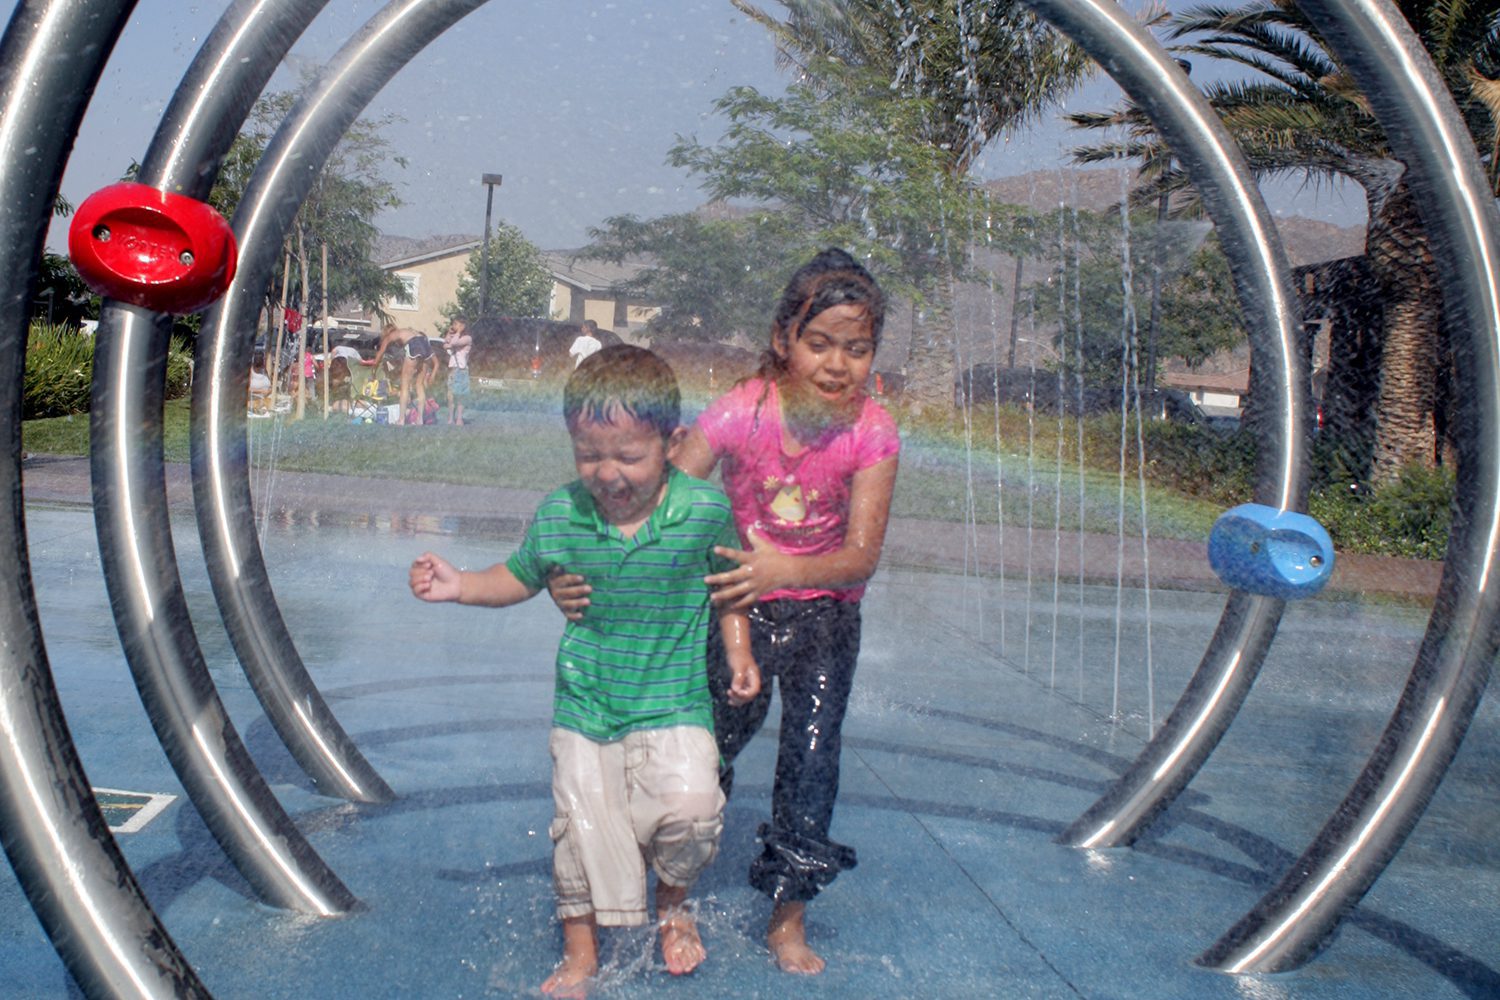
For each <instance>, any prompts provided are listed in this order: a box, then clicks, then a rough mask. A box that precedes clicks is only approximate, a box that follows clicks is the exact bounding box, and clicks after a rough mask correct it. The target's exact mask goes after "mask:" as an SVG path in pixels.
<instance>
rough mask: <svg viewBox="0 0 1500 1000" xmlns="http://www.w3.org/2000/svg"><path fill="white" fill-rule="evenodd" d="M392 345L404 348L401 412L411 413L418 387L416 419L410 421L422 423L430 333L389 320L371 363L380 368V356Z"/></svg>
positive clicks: (430, 345)
mask: <svg viewBox="0 0 1500 1000" xmlns="http://www.w3.org/2000/svg"><path fill="white" fill-rule="evenodd" d="M392 347H399V348H400V349H401V394H400V404H401V409H400V412H401V413H402V414H408V415H409V413H410V409H409V408H410V407H411V402H412V396H413V390H415V395H416V400H417V409H416V413H417V419H416V420H415V421H410V420H409V416H408V422H415V423H418V424H420V423H421V422H422V414H423V413H424V412H426V410H427V386H426V382H425V380H424V379H423V378H422V374H423V370H424V369H425V368H426V366H427V362H428V359H429V358H431V357H432V342H431V341H430V340H428V339H427V334H425V333H422V332H421V331H420V330H412V329H409V328H406V327H399V326H396V325H395V324H394V323H390V324H387V325H386V327H385V329H384V330H382V331H381V332H380V346H379V347H377V348H376V349H375V358H374V360H373V361H370V362H368V363H369V364H372V365H375V366H376V367H377V368H378V367H379V366H380V362H381V359H383V358H384V357H385V352H386V351H387V350H390V349H391V348H392Z"/></svg>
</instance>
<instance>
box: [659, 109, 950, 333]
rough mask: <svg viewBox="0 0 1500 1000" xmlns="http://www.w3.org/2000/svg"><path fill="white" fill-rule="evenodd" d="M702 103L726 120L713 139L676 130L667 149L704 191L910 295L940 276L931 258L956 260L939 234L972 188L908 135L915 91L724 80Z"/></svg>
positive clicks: (925, 290)
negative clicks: (750, 207) (857, 263)
mask: <svg viewBox="0 0 1500 1000" xmlns="http://www.w3.org/2000/svg"><path fill="white" fill-rule="evenodd" d="M714 108H715V110H716V111H717V112H719V113H720V114H721V115H723V116H724V117H725V118H727V119H728V120H729V123H730V124H729V128H728V130H727V132H726V134H725V135H724V137H723V138H722V139H720V140H719V141H718V142H717V143H716V144H714V145H712V146H706V145H703V144H700V143H698V142H697V141H696V140H692V139H680V140H679V141H678V143H677V144H676V145H675V146H673V147H672V149H671V150H670V151H669V152H668V161H669V162H670V163H672V164H673V165H674V166H678V167H685V168H686V169H687V170H688V171H690V172H691V173H693V174H695V175H698V176H699V177H701V178H702V180H703V186H704V188H705V190H706V191H707V192H708V193H709V194H710V195H711V196H712V197H713V198H715V199H718V200H723V201H748V202H751V203H753V204H754V205H756V206H757V208H758V209H760V210H762V211H764V212H766V213H774V215H775V216H776V217H777V222H776V226H777V227H778V230H779V231H780V232H783V233H790V232H794V231H796V230H798V229H800V230H802V231H803V232H804V234H805V235H804V236H803V237H802V239H801V243H802V246H803V247H804V248H812V247H823V246H828V245H836V246H842V247H844V248H846V249H848V250H849V251H850V252H851V253H853V254H854V255H855V256H856V257H857V258H860V259H861V260H863V261H864V262H865V263H866V266H868V267H869V268H870V269H871V271H872V272H874V273H875V274H876V276H877V277H878V278H879V279H880V280H881V282H882V283H883V284H885V285H886V286H887V291H888V292H894V293H896V294H904V295H909V296H912V297H914V298H917V299H918V300H919V301H923V300H925V299H926V298H927V297H929V296H931V295H932V293H933V292H934V291H936V290H937V289H938V288H939V287H940V286H939V283H938V281H937V278H936V276H937V275H938V274H940V273H942V270H943V269H942V268H940V267H939V266H938V264H939V263H940V262H941V263H942V265H943V267H944V268H947V269H949V270H951V269H952V268H954V267H957V266H959V264H960V263H961V261H962V260H963V245H964V244H963V242H962V239H961V238H960V237H955V238H952V239H950V238H949V235H948V234H949V232H950V231H954V232H957V233H959V234H964V233H967V231H968V229H969V227H970V226H971V224H972V221H971V220H972V216H973V215H974V213H975V212H976V211H977V205H978V203H979V199H978V198H977V196H976V194H975V192H974V190H973V189H972V188H971V187H970V186H969V185H967V184H966V183H964V181H963V180H962V179H961V178H955V177H953V176H952V175H951V174H950V173H949V172H948V171H947V169H946V167H945V164H944V162H943V157H942V156H941V155H940V153H939V152H938V151H937V150H934V149H933V148H932V147H931V146H929V145H927V144H926V143H921V142H914V141H912V140H910V138H909V135H910V134H911V131H912V128H913V124H912V121H911V120H912V119H913V118H914V117H917V116H920V115H923V114H924V113H925V109H924V108H923V107H921V104H920V102H918V101H916V100H897V99H892V98H890V97H889V96H888V95H886V94H884V93H881V92H878V91H875V90H873V89H871V88H867V89H864V90H861V91H859V92H857V93H856V92H852V91H851V92H840V93H836V94H821V93H819V92H817V91H816V90H814V89H813V88H812V87H810V86H806V85H793V86H791V87H788V88H787V92H786V94H785V96H783V97H780V98H775V97H768V96H766V95H764V94H762V93H760V92H759V91H758V90H756V89H755V88H753V87H736V88H734V89H732V90H730V91H729V92H728V93H727V94H725V95H724V96H723V97H721V98H720V99H719V100H718V101H716V102H715V104H714ZM785 263H790V264H792V266H795V265H796V264H798V263H800V261H791V262H784V263H783V266H785ZM783 274H784V273H783ZM772 304H774V299H773V302H772ZM768 309H769V306H768Z"/></svg>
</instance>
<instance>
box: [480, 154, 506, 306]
mask: <svg viewBox="0 0 1500 1000" xmlns="http://www.w3.org/2000/svg"><path fill="white" fill-rule="evenodd" d="M479 180H480V183H482V184H483V185H484V188H485V194H484V249H483V250H482V251H481V252H482V253H483V257H482V258H481V259H482V261H483V263H482V264H481V268H480V271H481V273H480V276H479V315H480V316H488V315H489V314H490V210H491V209H492V208H494V206H495V188H497V187H499V186H500V182H501V181H502V180H504V178H503V177H501V176H500V175H499V174H482V175H480V178H479Z"/></svg>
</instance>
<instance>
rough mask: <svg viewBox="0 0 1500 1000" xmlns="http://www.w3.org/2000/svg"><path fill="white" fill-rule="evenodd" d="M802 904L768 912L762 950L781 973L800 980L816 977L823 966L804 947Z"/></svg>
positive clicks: (785, 904) (816, 955)
mask: <svg viewBox="0 0 1500 1000" xmlns="http://www.w3.org/2000/svg"><path fill="white" fill-rule="evenodd" d="M806 911H807V904H806V903H782V904H781V905H779V906H777V907H776V909H775V910H773V911H772V912H771V927H770V929H769V930H768V931H767V932H766V947H768V948H770V949H771V955H772V956H773V957H774V958H775V959H776V964H777V966H778V967H780V969H781V971H782V972H792V973H796V974H797V975H802V976H816V975H817V974H818V973H820V972H822V971H823V966H824V962H823V959H822V958H820V957H819V955H818V953H817V952H815V951H813V950H812V949H811V948H809V947H808V946H807V928H806V925H805V924H804V922H803V914H804V913H805V912H806Z"/></svg>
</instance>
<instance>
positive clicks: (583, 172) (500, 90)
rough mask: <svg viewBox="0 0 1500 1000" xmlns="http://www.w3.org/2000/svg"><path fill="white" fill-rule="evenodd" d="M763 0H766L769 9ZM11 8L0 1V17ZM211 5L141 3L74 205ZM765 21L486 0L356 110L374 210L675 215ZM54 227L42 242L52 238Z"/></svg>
mask: <svg viewBox="0 0 1500 1000" xmlns="http://www.w3.org/2000/svg"><path fill="white" fill-rule="evenodd" d="M381 6H383V3H378V2H375V0H331V2H330V3H329V5H328V8H327V9H326V10H325V11H324V12H323V14H322V15H320V17H319V18H318V20H317V21H315V22H314V23H313V25H312V27H311V28H310V29H309V30H308V31H307V33H306V34H305V35H304V36H303V38H302V39H301V40H300V41H299V42H298V43H297V45H296V46H294V48H293V50H292V54H291V56H290V57H289V58H288V59H287V62H286V65H284V66H283V67H282V68H281V70H279V71H278V73H277V75H276V77H275V78H274V79H273V81H272V87H273V88H276V89H288V88H291V87H293V86H295V85H296V83H297V81H298V75H297V70H298V69H300V68H301V67H307V66H316V65H319V64H322V63H323V62H325V61H326V60H327V59H329V58H330V57H331V56H332V55H333V54H334V53H335V52H336V51H337V50H338V48H339V46H340V45H342V44H343V42H344V41H345V40H346V39H347V38H348V37H349V36H350V35H351V34H352V33H353V32H354V31H355V30H357V28H358V27H359V26H360V25H361V24H363V23H364V22H365V21H366V20H367V19H368V18H369V17H370V16H372V15H373V14H374V13H375V12H376V11H377V10H379V9H380V7H381ZM769 6H770V7H772V8H773V9H775V5H774V4H770V5H769ZM13 7H14V4H13V3H11V2H9V0H0V9H3V10H6V11H7V18H8V16H9V14H8V12H9V10H10V9H13ZM224 8H225V4H221V3H216V2H189V0H140V3H139V4H138V5H137V7H136V11H135V14H134V15H133V17H132V19H131V21H130V24H129V26H128V27H127V29H126V31H125V33H124V34H123V35H122V36H121V38H120V41H119V44H118V45H117V47H116V49H115V53H114V55H113V57H112V58H111V60H110V63H109V65H108V67H107V69H106V71H105V74H104V77H103V79H102V80H101V81H100V84H99V88H98V91H97V92H96V94H95V97H94V101H93V104H92V105H91V107H90V110H89V113H88V116H87V117H86V118H85V121H84V124H83V127H82V129H81V130H80V133H79V136H78V141H77V145H76V147H75V150H74V154H73V157H72V159H71V161H70V163H69V167H68V170H67V173H66V174H65V175H64V178H63V193H64V194H65V195H67V197H68V198H70V199H71V200H72V201H73V202H74V203H75V204H76V203H77V202H79V201H81V200H82V199H83V198H84V197H86V196H87V195H88V194H89V193H91V192H92V191H94V190H96V189H98V188H99V187H102V186H103V185H105V184H108V183H111V182H112V181H114V180H117V179H118V178H119V177H120V175H121V173H122V172H123V171H124V169H125V168H126V166H127V165H128V164H129V163H130V161H131V160H132V159H139V158H140V157H141V156H143V155H144V153H145V150H146V146H147V144H148V142H149V140H150V137H151V135H152V133H153V132H154V130H155V128H156V126H157V123H158V122H159V120H160V117H161V114H162V111H163V110H164V109H165V107H166V104H167V101H168V100H169V98H170V97H171V94H172V92H173V91H174V90H175V88H176V86H177V84H178V82H179V81H180V80H181V78H182V75H183V73H184V71H185V70H186V68H187V66H188V64H189V62H190V61H191V59H192V58H193V56H194V54H195V53H196V52H197V50H198V47H199V45H200V44H201V41H202V39H203V38H204V37H205V36H206V35H207V33H208V31H209V30H210V29H211V28H212V26H213V24H214V23H215V22H216V21H217V20H218V18H219V16H220V15H221V14H222V12H223V10H224ZM785 82H786V77H785V75H784V74H782V73H780V72H778V71H777V69H776V67H775V62H774V52H773V50H772V47H771V45H770V42H769V40H768V38H767V36H766V33H765V32H764V31H763V30H762V29H760V28H758V27H756V26H755V25H753V24H751V23H749V22H748V21H747V20H746V19H745V18H744V17H743V16H742V15H740V14H739V12H737V11H736V10H735V9H734V8H733V7H732V6H731V5H730V3H729V2H728V0H621V2H618V3H601V2H598V0H544V2H516V0H509V2H507V0H492V2H490V3H488V4H486V5H485V6H484V7H481V8H480V9H479V10H477V11H475V12H474V13H472V14H470V15H469V16H468V17H466V18H465V19H464V20H462V21H460V22H459V23H458V24H457V25H456V26H455V27H454V28H451V29H450V30H449V31H448V32H446V33H445V34H444V35H443V36H441V37H440V38H438V39H437V40H436V41H434V42H433V43H432V44H431V45H430V46H428V48H427V49H426V50H425V51H424V52H422V53H421V54H420V55H419V56H417V58H416V59H414V60H413V61H412V62H411V63H409V64H408V65H407V67H406V68H405V69H404V70H402V72H401V73H400V74H398V75H397V76H396V77H395V79H394V80H392V82H391V83H390V84H389V85H388V86H387V87H386V89H385V90H384V91H383V92H382V93H381V94H380V96H379V97H377V98H376V100H375V101H374V102H373V103H372V104H371V105H370V107H369V109H367V114H368V115H378V114H383V113H386V112H394V113H396V114H398V115H400V116H401V117H402V118H403V119H404V121H403V122H402V123H400V124H398V125H393V126H391V127H390V128H388V129H387V130H386V133H385V134H386V136H387V138H389V140H390V142H391V147H392V149H393V151H394V152H397V153H399V154H400V155H402V156H404V157H406V159H407V161H408V166H407V167H406V169H404V170H402V169H397V168H394V167H393V168H392V170H391V173H390V176H391V177H392V179H393V180H395V181H397V183H398V184H399V185H400V190H401V195H402V197H403V198H404V199H405V201H406V202H407V204H406V205H405V206H404V207H403V208H401V209H399V210H397V211H395V212H393V213H390V214H388V215H386V216H383V217H382V218H380V219H379V220H378V222H379V224H380V226H381V228H382V229H383V230H384V231H386V232H388V233H393V234H400V235H404V236H427V235H435V234H441V233H474V234H477V233H478V232H479V231H480V230H481V229H482V228H483V224H484V201H485V191H484V187H483V185H482V184H481V183H480V180H479V178H480V175H481V174H483V173H499V174H502V175H504V178H505V182H504V184H503V185H502V186H501V187H500V188H499V189H497V190H496V192H495V208H494V211H495V217H496V218H497V219H503V220H505V221H507V222H510V223H512V224H515V225H517V226H519V227H520V228H521V230H522V231H523V232H524V233H525V234H526V235H527V237H528V238H530V239H531V240H532V241H533V242H535V243H537V244H538V245H540V246H541V247H543V248H544V249H564V248H571V247H576V246H580V245H582V244H583V243H585V242H587V230H588V228H589V227H590V226H595V225H598V224H600V223H601V222H602V221H603V220H604V219H605V218H606V217H608V216H610V215H616V214H623V213H634V214H636V215H639V216H642V217H650V216H655V215H659V214H662V213H665V212H675V211H684V210H687V209H691V208H693V207H695V206H696V205H698V204H701V203H702V201H703V200H704V197H703V195H702V193H701V192H700V191H698V190H697V187H696V184H695V183H694V181H693V179H692V178H690V177H688V176H687V175H686V174H685V173H683V172H682V171H678V170H675V169H673V168H671V167H668V166H666V165H665V162H664V160H665V154H666V151H667V149H668V148H669V147H670V146H671V145H672V143H673V141H674V139H675V136H677V135H678V134H696V135H698V136H699V137H700V138H705V139H712V138H714V137H716V136H717V135H718V134H719V132H720V131H721V129H722V122H720V121H718V120H717V119H715V118H714V117H713V116H712V114H711V110H712V103H713V101H714V99H715V98H717V97H719V96H720V95H721V94H723V93H724V92H725V91H726V90H727V89H728V88H729V87H730V86H733V85H736V84H750V85H753V86H756V87H758V88H760V89H762V90H770V91H778V90H780V89H781V88H782V87H783V86H784V85H785ZM1117 94H1118V91H1116V90H1115V89H1114V88H1113V85H1112V84H1111V83H1110V82H1109V81H1108V79H1107V78H1105V79H1104V80H1103V81H1102V82H1099V83H1095V84H1093V85H1091V86H1089V87H1088V88H1087V89H1086V90H1085V91H1084V92H1083V93H1081V94H1079V95H1075V97H1074V98H1073V99H1072V101H1071V104H1072V106H1073V107H1075V108H1102V107H1106V106H1108V105H1111V104H1113V103H1114V101H1115V100H1116V96H1117ZM1071 141H1076V140H1075V139H1072V138H1071V137H1069V136H1067V135H1066V134H1065V133H1064V131H1063V130H1062V129H1061V128H1059V127H1056V126H1051V127H1045V128H1043V129H1042V130H1040V131H1039V132H1037V133H1035V134H1033V135H1029V136H1024V137H1018V138H1015V139H1012V140H1011V141H1009V142H1000V143H997V144H996V145H995V146H994V147H993V148H992V149H991V150H990V151H989V152H988V153H987V155H986V156H985V158H984V161H983V163H982V164H981V168H980V169H981V172H982V173H984V174H987V175H992V176H998V175H1004V174H1011V173H1018V172H1021V171H1024V170H1031V169H1036V168H1038V167H1048V166H1051V165H1052V164H1054V163H1056V162H1058V160H1059V154H1060V152H1061V151H1062V149H1063V148H1064V146H1065V145H1066V144H1067V143H1069V142H1071ZM1270 197H1271V201H1272V207H1273V209H1275V210H1277V211H1288V210H1291V211H1297V212H1300V213H1301V214H1306V215H1312V216H1317V217H1325V218H1329V219H1330V220H1331V221H1336V222H1340V223H1342V224H1349V223H1350V222H1352V221H1358V218H1359V216H1360V214H1361V213H1362V207H1361V204H1360V200H1359V199H1358V198H1354V199H1352V203H1350V200H1349V199H1342V198H1339V197H1337V196H1336V195H1330V193H1329V192H1327V191H1325V192H1322V193H1321V195H1320V197H1319V198H1317V199H1316V201H1315V200H1314V199H1313V198H1311V197H1307V196H1304V197H1301V198H1297V199H1295V200H1293V199H1290V198H1289V197H1288V194H1287V192H1285V191H1278V192H1276V193H1275V194H1274V195H1272V196H1270ZM62 233H63V229H62V227H59V226H56V225H55V226H54V229H53V235H52V238H51V239H50V240H49V243H50V244H51V245H53V246H54V247H57V246H60V245H61V244H62V243H63V242H64V241H65V236H63V235H62Z"/></svg>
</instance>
